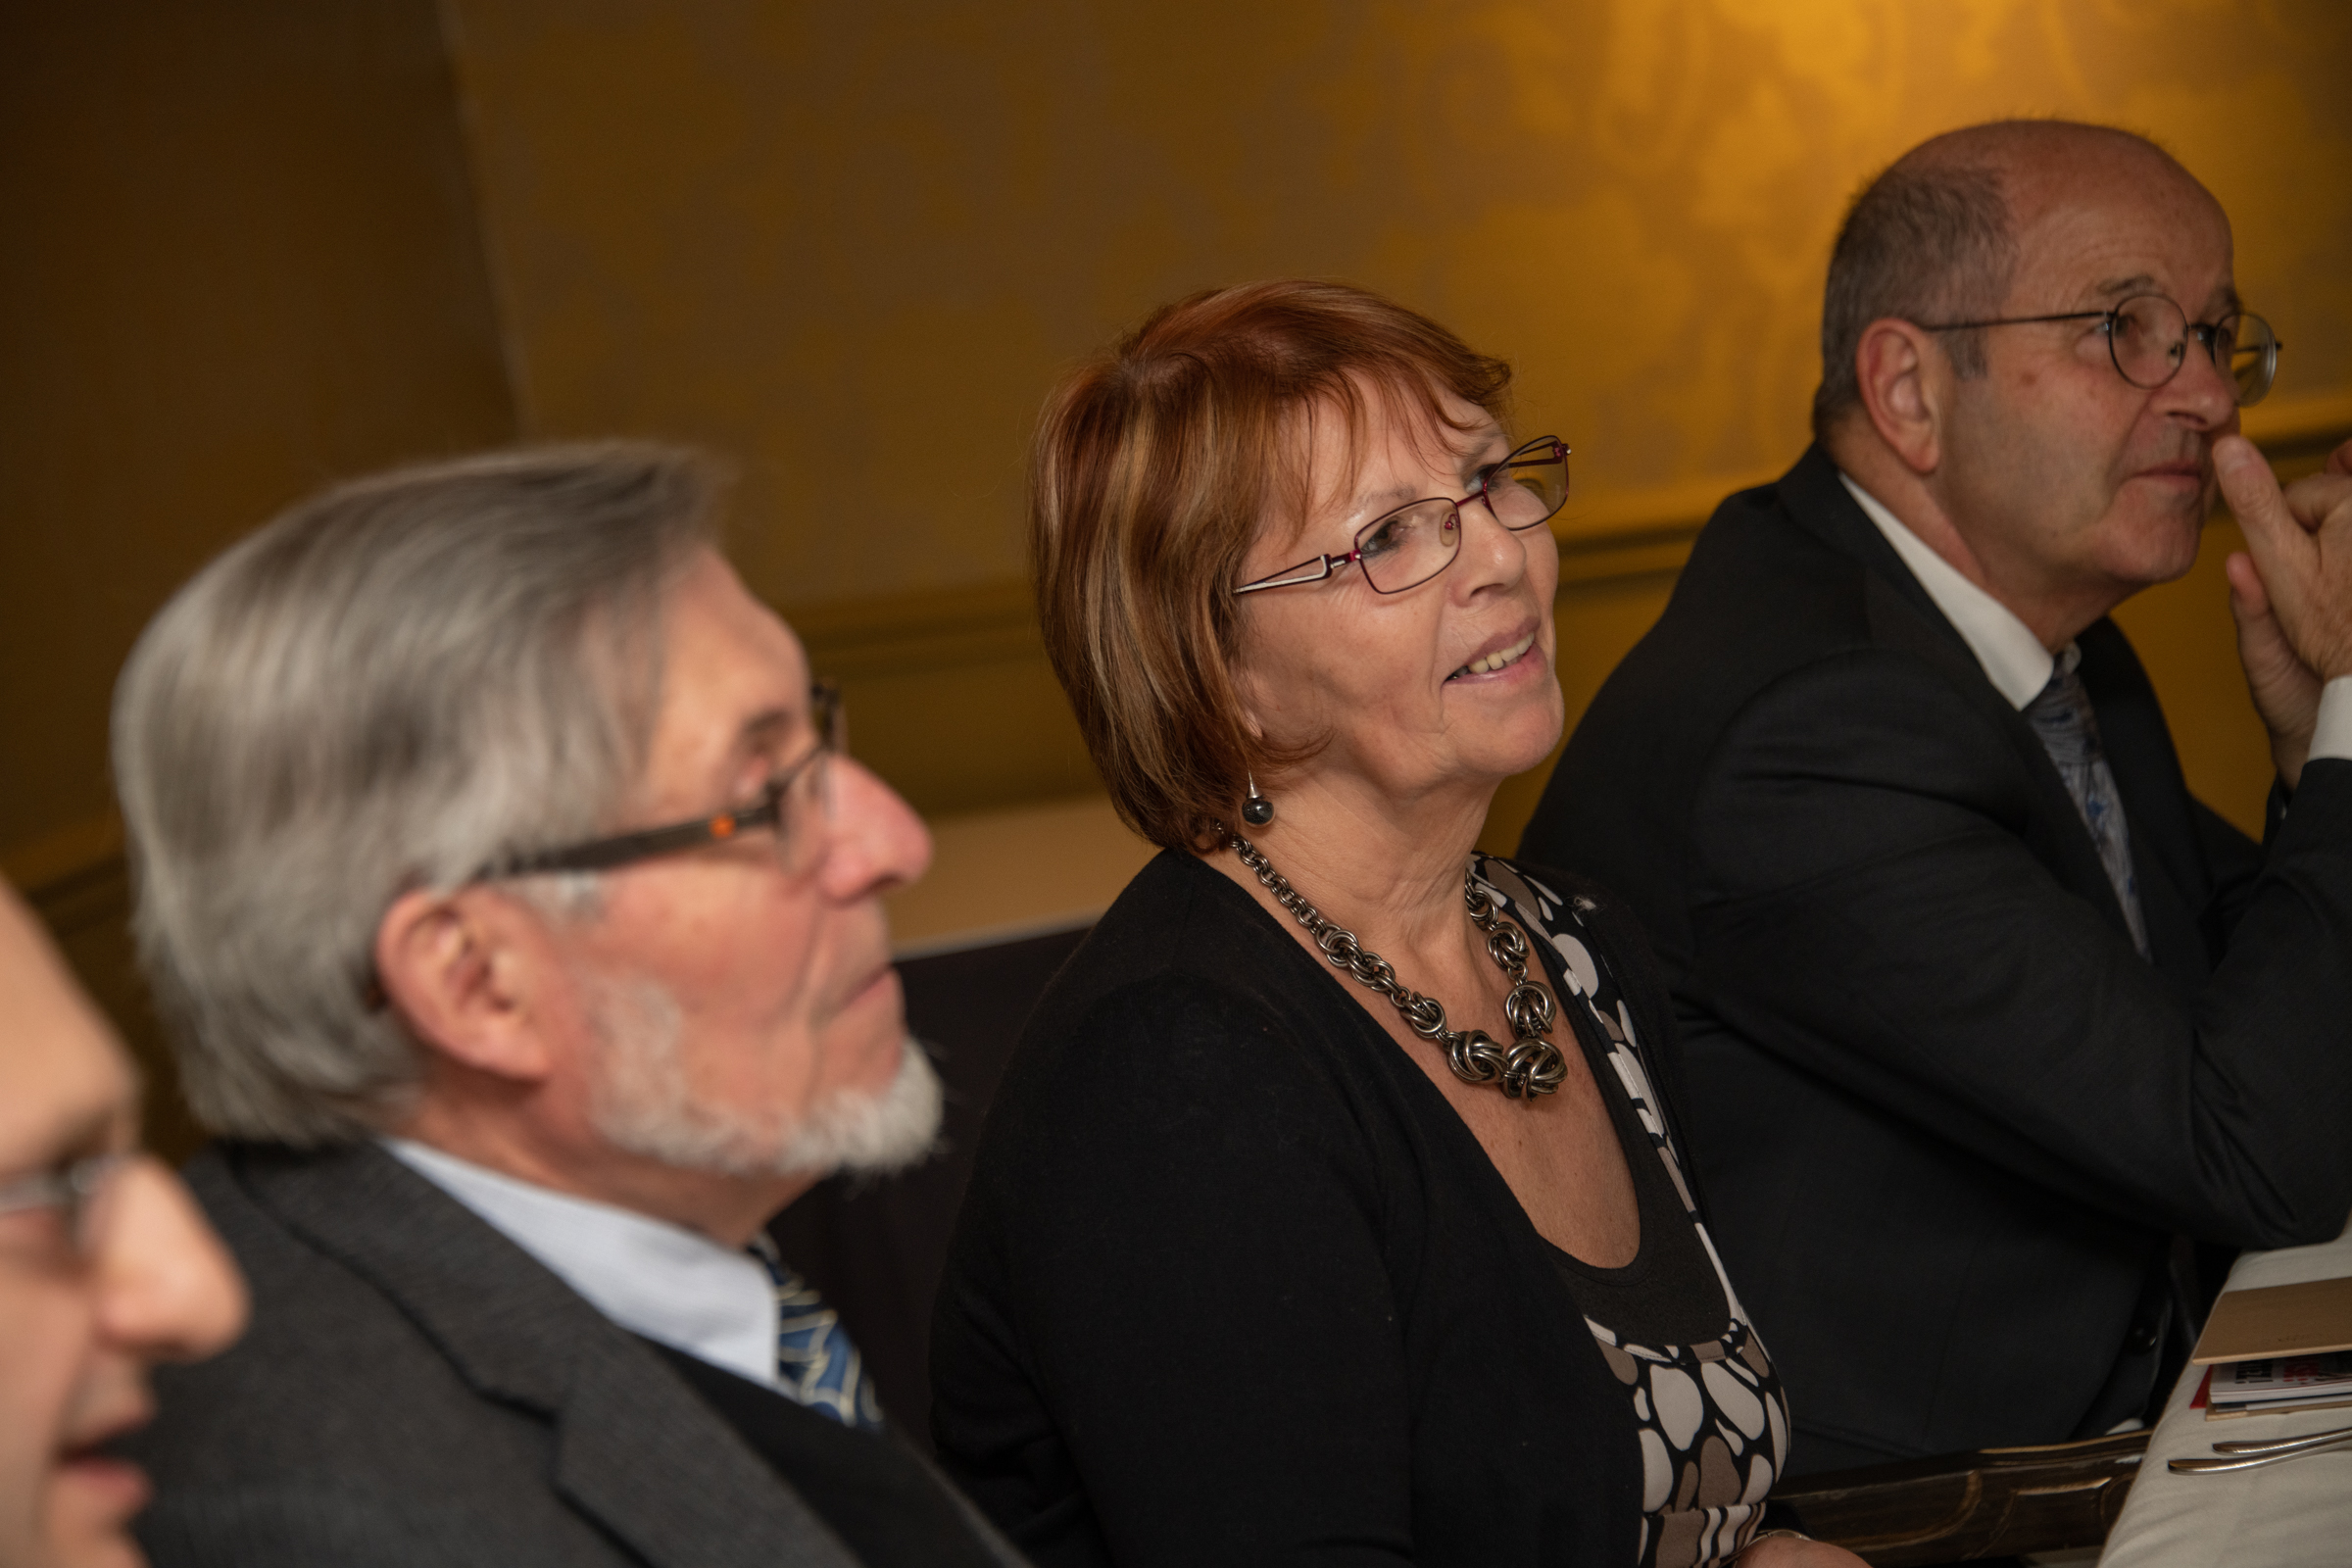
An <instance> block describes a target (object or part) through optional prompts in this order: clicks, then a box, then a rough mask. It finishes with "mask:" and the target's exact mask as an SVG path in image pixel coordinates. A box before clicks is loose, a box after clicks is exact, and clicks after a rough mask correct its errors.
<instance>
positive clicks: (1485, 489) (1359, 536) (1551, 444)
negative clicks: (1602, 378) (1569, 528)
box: [1233, 435, 1574, 598]
mask: <svg viewBox="0 0 2352 1568" xmlns="http://www.w3.org/2000/svg"><path fill="white" fill-rule="evenodd" d="M1538 451H1541V452H1543V454H1544V455H1543V456H1542V457H1531V456H1529V454H1531V453H1535V452H1538ZM1573 451H1574V449H1573V448H1571V447H1570V446H1569V445H1568V444H1567V443H1566V442H1564V441H1562V440H1561V439H1560V438H1559V437H1558V436H1556V435H1540V436H1538V437H1536V438H1535V439H1534V440H1533V441H1529V442H1525V443H1523V444H1521V445H1520V446H1518V447H1516V448H1514V449H1513V450H1512V451H1511V452H1510V454H1509V455H1508V456H1506V457H1505V458H1504V459H1503V460H1502V461H1501V462H1500V463H1497V464H1495V466H1494V467H1492V468H1490V469H1488V470H1487V476H1486V478H1485V479H1484V480H1482V481H1481V482H1480V484H1479V487H1478V488H1477V489H1475V490H1473V491H1471V492H1470V493H1469V494H1468V495H1466V496H1423V497H1421V499H1419V500H1418V501H1407V502H1406V503H1405V504H1404V505H1403V506H1401V507H1392V508H1390V509H1389V510H1388V511H1386V512H1384V513H1382V514H1381V515H1379V516H1377V517H1374V518H1373V519H1372V520H1371V521H1370V522H1367V523H1365V524H1364V525H1363V526H1362V527H1361V528H1358V529H1356V530H1355V538H1354V540H1353V541H1352V548H1351V549H1349V550H1348V553H1347V554H1346V555H1342V556H1315V557H1313V558H1311V559H1309V560H1306V561H1301V562H1299V564H1296V565H1292V566H1285V567H1283V568H1282V570H1280V571H1278V572H1275V573H1274V574H1273V575H1272V576H1268V577H1260V578H1258V579H1257V580H1256V581H1254V582H1246V583H1243V584H1241V585H1240V586H1239V587H1237V588H1235V589H1234V590H1233V592H1234V596H1235V597H1236V598H1239V597H1240V596H1242V595H1243V594H1254V593H1262V592H1264V591H1265V590H1266V589H1268V588H1289V587H1292V586H1294V585H1296V584H1299V583H1307V582H1322V581H1323V580H1324V579H1326V578H1328V577H1329V576H1330V575H1331V574H1332V573H1333V572H1335V571H1337V570H1339V569H1340V568H1341V567H1342V566H1348V565H1358V566H1360V565H1362V564H1363V560H1364V541H1365V540H1366V539H1368V538H1370V537H1371V536H1372V535H1373V534H1375V533H1377V532H1379V531H1380V529H1381V527H1382V526H1383V525H1384V524H1386V523H1387V522H1388V521H1389V519H1390V518H1392V517H1394V516H1396V515H1397V514H1398V513H1403V512H1410V511H1412V510H1413V509H1414V508H1415V507H1426V506H1428V505H1429V504H1430V503H1431V502H1433V501H1442V502H1444V503H1445V504H1446V506H1448V507H1450V508H1452V509H1453V519H1452V520H1453V522H1454V524H1455V526H1456V527H1459V525H1460V518H1461V509H1462V508H1464V507H1466V506H1468V505H1469V504H1470V503H1471V502H1473V501H1477V502H1481V503H1484V504H1485V506H1486V509H1487V515H1489V516H1491V517H1494V518H1495V521H1497V522H1502V517H1501V515H1500V514H1499V513H1497V512H1495V501H1494V494H1493V492H1494V488H1495V479H1496V478H1497V477H1499V476H1501V475H1504V474H1507V473H1508V472H1510V470H1511V469H1513V468H1533V467H1537V466H1542V465H1544V464H1550V463H1557V464H1559V465H1561V466H1563V468H1564V467H1565V466H1566V465H1567V462H1568V459H1569V457H1570V456H1571V455H1572V453H1573ZM1567 504H1568V485H1567V481H1566V477H1565V475H1563V476H1562V480H1561V484H1560V506H1566V505H1567ZM1559 513H1560V508H1559V507H1554V508H1552V509H1551V510H1550V511H1549V512H1546V513H1545V514H1544V515H1542V516H1541V517H1538V518H1536V519H1535V521H1533V522H1522V523H1517V524H1512V523H1507V522H1505V523H1503V524H1502V525H1503V526H1504V527H1505V528H1508V529H1510V530H1511V532H1513V533H1525V532H1526V531H1527V530H1528V529H1530V528H1540V527H1542V526H1543V525H1544V523H1547V522H1549V521H1550V520H1551V519H1552V518H1553V517H1556V516H1558V515H1559ZM1460 553H1461V552H1460V548H1459V545H1458V542H1457V545H1456V548H1455V550H1454V552H1453V553H1452V554H1451V555H1448V556H1447V557H1446V566H1450V565H1452V564H1453V558H1454V556H1455V555H1459V554H1460ZM1446 566H1440V567H1439V568H1438V569H1437V570H1436V571H1433V572H1431V573H1430V574H1429V576H1427V577H1416V578H1415V579H1413V580H1412V581H1411V582H1408V583H1405V584H1402V585H1401V586H1399V587H1396V588H1383V587H1382V586H1381V585H1380V584H1378V583H1376V582H1373V581H1372V572H1371V569H1370V568H1369V567H1366V568H1365V570H1364V582H1365V583H1366V584H1367V585H1368V586H1369V587H1370V588H1371V590H1372V591H1373V592H1374V593H1376V594H1401V593H1409V592H1411V591H1412V590H1413V589H1415V588H1418V587H1420V586H1421V585H1422V584H1423V583H1425V582H1428V581H1430V580H1431V579H1432V578H1435V577H1437V576H1439V575H1440V574H1441V573H1443V572H1444V571H1445V570H1446Z"/></svg>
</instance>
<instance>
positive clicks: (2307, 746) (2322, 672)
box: [2213, 435, 2352, 790]
mask: <svg viewBox="0 0 2352 1568" xmlns="http://www.w3.org/2000/svg"><path fill="white" fill-rule="evenodd" d="M2213 463H2214V468H2215V470H2216V471H2217V472H2218V473H2219V475H2220V477H2221V484H2222V494H2223V496H2224V497H2225V498H2227V499H2228V501H2229V510H2230V511H2231V512H2232V513H2234V514H2236V515H2237V520H2238V524H2239V526H2240V527H2242V528H2243V529H2244V530H2245V535H2246V550H2247V554H2245V555H2234V556H2231V557H2230V558H2229V562H2228V563H2227V564H2226V569H2227V571H2228V573H2229V611H2230V613H2231V615H2232V616H2233V617H2234V618H2235V619H2236V621H2237V651H2238V657H2239V659H2240V660H2241V661H2242V662H2244V664H2245V667H2246V686H2247V689H2248V690H2249V691H2250V692H2251V693H2252V694H2253V698H2254V708H2255V711H2257V712H2259V713H2260V714H2261V715H2262V720H2263V723H2264V724H2265V725H2266V726H2268V728H2269V729H2270V732H2271V756H2272V760H2274V761H2275V762H2276V763H2277V764H2278V776H2279V778H2280V779H2281V780H2282V781H2283V782H2284V783H2285V784H2286V787H2287V788H2288V789H2290V790H2291V789H2293V788H2294V787H2295V785H2296V784H2297V783H2298V782H2299V781H2300V780H2301V777H2302V773H2303V763H2304V760H2305V759H2306V758H2307V757H2308V756H2309V755H2310V750H2311V732H2312V726H2313V724H2314V722H2315V721H2316V720H2317V717H2318V714H2319V707H2320V690H2321V688H2322V687H2323V686H2324V685H2325V684H2326V683H2327V681H2329V680H2331V679H2333V678H2334V677H2336V676H2338V675H2352V442H2346V443H2345V444H2344V445H2343V446H2341V447H2338V448H2337V449H2336V450H2335V452H2334V453H2333V454H2331V455H2330V456H2329V458H2328V460H2327V471H2326V472H2324V473H2317V474H2313V475H2311V476H2310V477H2308V478H2304V479H2298V480H2296V481H2295V482H2294V483H2293V484H2291V485H2289V486H2287V487H2286V488H2285V489H2284V490H2281V489H2280V488H2279V487H2278V479H2277V477H2276V476H2274V475H2273V474H2272V472H2271V467H2270V465H2269V464H2267V463H2265V462H2264V461H2263V458H2262V454H2261V453H2259V452H2257V451H2256V450H2255V449H2254V444H2253V443H2252V442H2250V441H2248V440H2246V439H2245V438H2244V437H2242V436H2234V435H2233V436H2224V437H2223V438H2222V439H2221V440H2219V441H2216V442H2215V443H2214V446H2213Z"/></svg>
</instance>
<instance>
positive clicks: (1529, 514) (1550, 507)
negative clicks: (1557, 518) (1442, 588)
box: [1234, 435, 1568, 595]
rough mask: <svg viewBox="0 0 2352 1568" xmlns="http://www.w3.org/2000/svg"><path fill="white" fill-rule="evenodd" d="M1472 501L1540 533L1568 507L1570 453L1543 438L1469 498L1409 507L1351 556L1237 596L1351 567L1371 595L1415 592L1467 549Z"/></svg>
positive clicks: (1368, 526) (1514, 526) (1299, 568)
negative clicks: (1465, 525)
mask: <svg viewBox="0 0 2352 1568" xmlns="http://www.w3.org/2000/svg"><path fill="white" fill-rule="evenodd" d="M1473 501H1477V502H1481V503H1484V504H1485V506H1486V509H1487V511H1488V512H1489V513H1491V514H1492V515H1494V518H1495V521H1496V522H1499V523H1501V524H1502V525H1503V526H1504V527H1505V528H1508V529H1510V530H1511V531H1512V532H1514V533H1518V532H1522V531H1524V530H1526V529H1529V528H1536V527H1541V526H1542V525H1543V524H1544V523H1546V522H1548V521H1550V520H1551V517H1552V515H1553V514H1555V513H1557V512H1558V511H1559V510H1560V508H1561V507H1563V506H1565V505H1566V504H1567V501H1568V447H1567V446H1566V444H1565V443H1563V442H1562V441H1561V440H1560V439H1559V437H1557V436H1549V435H1545V436H1538V437H1537V438H1536V439H1535V440H1533V441H1530V442H1528V443H1527V444H1526V445H1525V446H1523V447H1521V448H1519V449H1518V450H1517V451H1515V452H1513V453H1512V454H1511V455H1510V456H1509V457H1507V458H1504V459H1503V460H1502V461H1501V462H1500V463H1497V464H1495V466H1493V467H1491V468H1489V469H1488V470H1487V471H1486V474H1485V476H1484V477H1483V478H1481V479H1480V480H1479V485H1478V488H1477V489H1475V490H1473V491H1471V492H1470V493H1469V494H1468V495H1466V496H1461V497H1459V498H1457V499H1454V500H1450V501H1449V500H1446V498H1444V497H1442V496H1431V497H1429V498H1428V499H1426V500H1421V501H1411V502H1407V503H1406V504H1405V505H1403V506H1401V507H1398V508H1397V510H1396V511H1394V512H1391V513H1387V514H1385V515H1381V516H1378V517H1375V518H1373V519H1372V520H1371V521H1370V522H1367V523H1365V524H1364V525H1363V527H1361V528H1359V529H1357V530H1356V534H1355V548H1354V549H1352V550H1350V551H1348V553H1347V554H1346V555H1344V556H1316V557H1313V558H1312V559H1310V560H1307V561H1302V562H1300V563H1299V564H1297V565H1295V566H1285V567H1284V568H1283V569H1282V570H1280V571H1278V572H1275V573H1274V574H1273V575H1272V576H1270V577H1260V578H1258V579H1257V580H1256V581H1255V582H1246V583H1243V584H1242V585H1241V586H1240V587H1238V588H1236V589H1234V592H1235V593H1236V594H1237V595H1238V594H1253V593H1258V592H1260V591H1261V590H1264V589H1267V588H1288V587H1290V586H1292V585H1293V584H1294V583H1302V582H1321V581H1323V579H1325V578H1326V577H1329V576H1330V575H1331V574H1332V573H1333V572H1335V571H1337V570H1339V569H1340V568H1341V567H1342V566H1346V565H1350V564H1352V565H1357V566H1361V567H1363V568H1364V581H1366V582H1368V583H1370V584H1371V585H1372V591H1373V592H1374V593H1382V594H1400V593H1403V592H1404V591H1405V590H1406V589H1407V588H1418V587H1420V586H1421V585H1422V584H1423V583H1425V582H1427V581H1429V579H1430V578H1432V577H1435V576H1436V575H1437V574H1438V573H1439V572H1441V571H1444V570H1445V569H1446V567H1447V566H1450V565H1452V564H1453V558H1454V557H1455V556H1456V555H1458V554H1459V553H1460V551H1461V548H1462V512H1461V509H1462V508H1464V507H1466V506H1468V505H1469V504H1470V503H1471V502H1473Z"/></svg>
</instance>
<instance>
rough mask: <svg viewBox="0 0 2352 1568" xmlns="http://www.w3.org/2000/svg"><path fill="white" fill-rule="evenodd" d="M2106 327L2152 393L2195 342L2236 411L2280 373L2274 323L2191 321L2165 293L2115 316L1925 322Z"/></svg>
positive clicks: (2135, 299) (2131, 303) (2234, 316)
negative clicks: (2221, 377)
mask: <svg viewBox="0 0 2352 1568" xmlns="http://www.w3.org/2000/svg"><path fill="white" fill-rule="evenodd" d="M2090 320H2097V321H2101V322H2104V323H2105V324H2104V326H2103V327H2102V328H2101V330H2103V331H2104V332H2105V333H2106V334H2107V354H2108V357H2109V358H2110V359H2112V360H2114V361H2115V368H2116V370H2117V371H2118V372H2119V373H2120V374H2122V376H2123V378H2124V379H2125V380H2127V381H2129V382H2131V384H2132V385H2133V386H2136V387H2141V388H2144V389H2146V390H2148V391H2154V390H2155V389H2156V388H2157V387H2160V386H2162V385H2164V384H2165V383H2166V382H2167V381H2170V380H2171V379H2172V378H2173V377H2174V376H2176V375H2178V374H2179V373H2180V367H2181V365H2182V364H2183V363H2184V362H2185V361H2186V360H2187V358H2188V340H2189V339H2190V338H2192V337H2193V338H2195V339H2196V341H2197V346H2198V347H2199V348H2201V349H2203V350H2204V351H2205V357H2206V358H2207V359H2209V360H2211V361H2212V362H2213V365H2214V368H2216V369H2220V370H2225V371H2227V372H2228V373H2229V379H2230V380H2231V382H2233V383H2234V384H2235V386H2236V388H2237V406H2238V407H2239V408H2241V409H2243V408H2251V407H2252V406H2253V405H2255V404H2257V403H2260V402H2261V401H2262V398H2263V394H2264V393H2266V392H2268V391H2270V389H2271V382H2272V381H2273V380H2274V379H2276V378H2277V376H2278V351H2279V350H2280V349H2282V348H2284V347H2285V346H2286V345H2285V344H2283V343H2280V342H2279V341H2278V337H2277V336H2276V335H2275V334H2274V333H2273V332H2272V331H2271V323H2270V322H2268V321H2266V320H2264V319H2262V318H2261V317H2259V316H2254V315H2250V314H2248V313H2247V312H2244V311H2231V312H2230V313H2229V314H2228V315H2227V316H2224V317H2223V318H2222V319H2220V320H2218V321H2213V322H2205V321H2191V320H2190V319H2188V313H2187V312H2186V311H2183V310H2182V309H2180V306H2178V305H2176V304H2174V303H2173V302H2172V301H2171V300H2169V299H2167V298H2166V297H2165V296H2164V295H2162V294H2134V295H2132V296H2131V298H2130V299H2128V300H2126V301H2124V302H2123V303H2122V304H2121V305H2118V306H2116V307H2115V309H2113V310H2111V311H2065V312H2062V313H2060V314H2059V315H2056V316H2004V317H1998V318H1995V319H1990V320H1984V321H1945V322H1943V323H1941V324H1940V325H1937V324H1933V323H1930V322H1927V321H1922V322H1920V323H1919V324H1920V325H1921V326H1923V327H1925V328H1926V329H1927V330H1928V331H1931V332H1966V331H1973V330H1974V329H1976V328H1977V327H1980V326H2031V325H2034V323H2036V322H2040V321H2090Z"/></svg>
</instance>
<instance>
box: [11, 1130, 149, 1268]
mask: <svg viewBox="0 0 2352 1568" xmlns="http://www.w3.org/2000/svg"><path fill="white" fill-rule="evenodd" d="M131 1158H132V1156H131V1155H129V1154H126V1153H119V1152H118V1153H107V1154H88V1155H84V1156H83V1157H82V1158H80V1159H73V1160H68V1161H66V1162H65V1163H63V1164H59V1165H54V1166H52V1167H50V1168H49V1169H48V1170H44V1171H35V1172H33V1173H32V1174H30V1175H27V1176H12V1177H10V1178H8V1179H7V1180H6V1181H0V1214H20V1213H25V1212H27V1211H30V1210H33V1209H42V1208H54V1209H56V1210H57V1214H58V1218H59V1219H60V1220H61V1221H62V1222H63V1225H64V1230H65V1235H66V1238H67V1240H68V1241H69V1242H70V1244H71V1245H72V1247H73V1255H74V1256H75V1257H76V1258H78V1259H80V1260H82V1261H84V1262H87V1261H88V1260H89V1259H91V1258H93V1257H95V1256H97V1254H98V1241H99V1236H100V1234H101V1232H102V1230H103V1228H104V1225H103V1222H104V1219H105V1215H106V1209H107V1204H106V1195H107V1192H108V1190H109V1189H110V1188H112V1186H113V1185H114V1180H115V1178H116V1177H117V1176H118V1175H120V1174H121V1173H122V1170H123V1166H124V1165H125V1164H127V1163H129V1161H130V1160H131Z"/></svg>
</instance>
